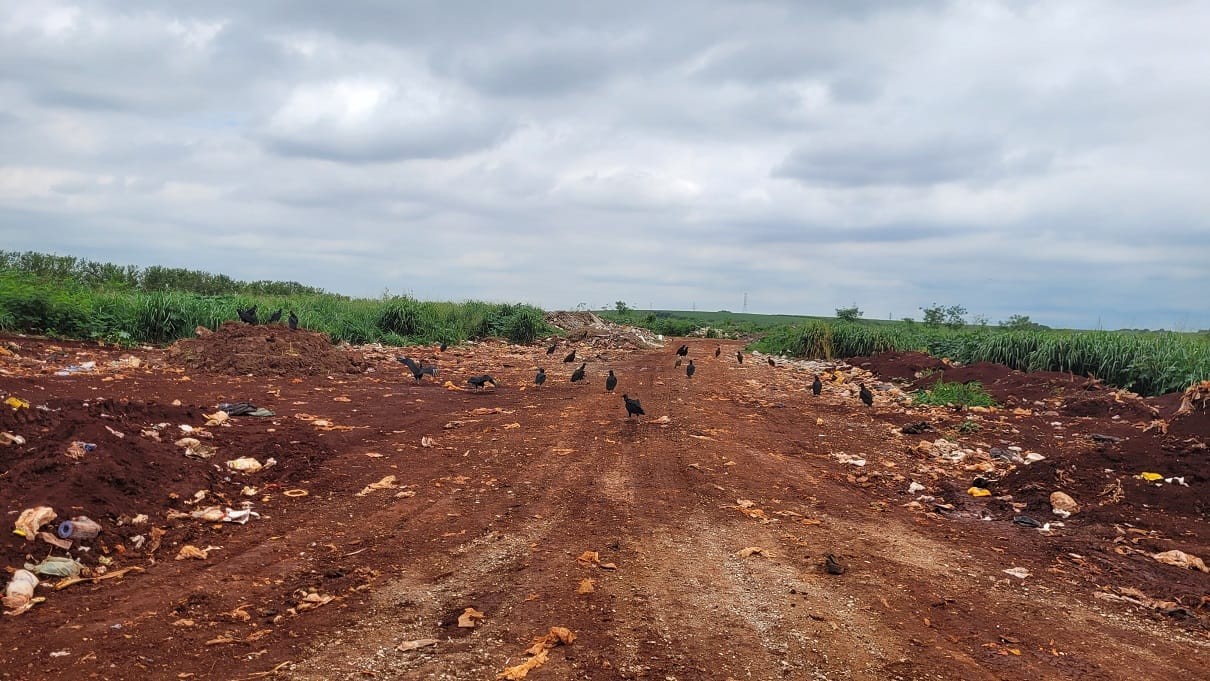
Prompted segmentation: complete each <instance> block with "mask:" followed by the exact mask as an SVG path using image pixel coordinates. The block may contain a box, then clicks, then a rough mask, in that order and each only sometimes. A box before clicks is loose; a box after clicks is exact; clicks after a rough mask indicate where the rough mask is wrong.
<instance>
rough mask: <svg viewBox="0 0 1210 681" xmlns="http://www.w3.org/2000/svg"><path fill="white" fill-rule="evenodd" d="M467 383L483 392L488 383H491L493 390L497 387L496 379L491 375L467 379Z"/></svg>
mask: <svg viewBox="0 0 1210 681" xmlns="http://www.w3.org/2000/svg"><path fill="white" fill-rule="evenodd" d="M466 382H467V383H469V384H471V385H473V386H475V387H476V388H478V389H480V390H483V386H485V385H487V384H488V383H491V384H492V387H493V388H495V387H496V379H494V378H492V377H491V375H490V374H483V375H482V376H472V377H471V378H468V379H466Z"/></svg>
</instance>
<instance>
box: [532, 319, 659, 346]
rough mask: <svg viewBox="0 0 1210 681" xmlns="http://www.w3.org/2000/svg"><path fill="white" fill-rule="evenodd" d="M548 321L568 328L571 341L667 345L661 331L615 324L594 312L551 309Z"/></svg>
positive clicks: (618, 344)
mask: <svg viewBox="0 0 1210 681" xmlns="http://www.w3.org/2000/svg"><path fill="white" fill-rule="evenodd" d="M546 323H547V324H550V325H551V326H553V327H555V328H557V329H560V330H562V331H564V332H565V333H566V334H567V341H568V342H569V343H575V344H577V345H586V346H588V347H591V348H594V349H632V350H650V349H652V348H660V347H663V346H664V337H663V336H661V335H659V334H657V333H653V332H651V331H648V330H647V329H642V328H639V327H637V326H626V325H623V324H614V323H613V322H610V321H606V320H604V319H601V318H600V317H598V316H597V315H595V314H593V313H591V312H577V311H563V312H547V313H546Z"/></svg>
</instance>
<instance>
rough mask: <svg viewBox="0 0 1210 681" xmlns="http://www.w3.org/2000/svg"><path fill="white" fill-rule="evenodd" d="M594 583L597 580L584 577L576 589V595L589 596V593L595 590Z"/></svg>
mask: <svg viewBox="0 0 1210 681" xmlns="http://www.w3.org/2000/svg"><path fill="white" fill-rule="evenodd" d="M596 583H597V580H595V579H592V578H591V577H585V578H584V579H581V580H580V586H579V587H578V588H577V589H576V593H577V594H579V595H581V596H583V595H584V594H590V593H592V592H594V591H596V588H595V586H594V585H595V584H596Z"/></svg>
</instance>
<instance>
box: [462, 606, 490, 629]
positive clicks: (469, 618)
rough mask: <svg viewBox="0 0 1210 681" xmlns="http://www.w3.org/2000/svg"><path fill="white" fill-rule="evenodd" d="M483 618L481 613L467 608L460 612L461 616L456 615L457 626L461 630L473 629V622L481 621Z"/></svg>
mask: <svg viewBox="0 0 1210 681" xmlns="http://www.w3.org/2000/svg"><path fill="white" fill-rule="evenodd" d="M483 618H484V614H483V613H481V612H479V611H478V610H476V609H474V608H467V609H466V610H463V611H462V614H461V615H458V626H459V627H462V628H463V629H474V628H475V620H481V619H483Z"/></svg>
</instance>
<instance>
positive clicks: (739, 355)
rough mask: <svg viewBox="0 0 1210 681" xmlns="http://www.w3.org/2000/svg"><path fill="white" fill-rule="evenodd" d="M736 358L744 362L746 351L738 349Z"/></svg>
mask: <svg viewBox="0 0 1210 681" xmlns="http://www.w3.org/2000/svg"><path fill="white" fill-rule="evenodd" d="M735 359H737V360H739V363H740V364H743V363H744V353H742V352H740V351H739V350H736V351H735Z"/></svg>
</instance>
